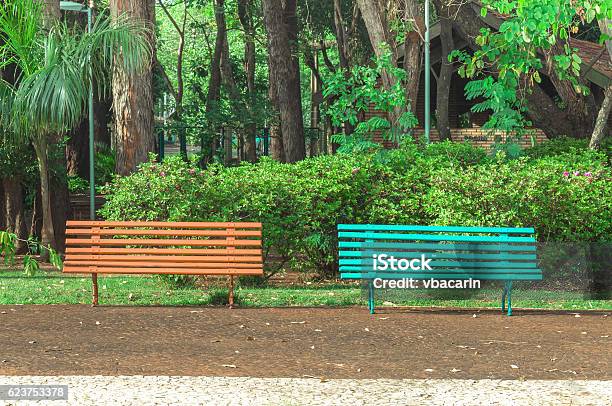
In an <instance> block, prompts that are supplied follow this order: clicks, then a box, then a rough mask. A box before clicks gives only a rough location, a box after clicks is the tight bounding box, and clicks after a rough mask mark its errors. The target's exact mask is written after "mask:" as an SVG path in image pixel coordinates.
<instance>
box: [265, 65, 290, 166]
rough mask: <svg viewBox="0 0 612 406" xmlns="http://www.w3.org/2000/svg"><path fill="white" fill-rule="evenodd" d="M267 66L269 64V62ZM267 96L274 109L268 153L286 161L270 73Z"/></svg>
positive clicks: (276, 99)
mask: <svg viewBox="0 0 612 406" xmlns="http://www.w3.org/2000/svg"><path fill="white" fill-rule="evenodd" d="M268 58H269V57H268ZM268 66H270V64H269V63H268ZM268 97H269V98H270V104H272V107H273V109H274V116H273V117H272V120H271V122H270V123H269V126H270V132H269V133H270V155H271V156H272V159H275V160H277V161H279V162H286V161H287V160H286V159H285V148H284V147H283V133H282V129H281V126H280V123H279V117H278V110H279V109H278V93H277V91H276V82H275V81H274V80H273V79H272V77H271V75H270V76H269V77H268Z"/></svg>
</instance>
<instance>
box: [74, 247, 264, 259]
mask: <svg viewBox="0 0 612 406" xmlns="http://www.w3.org/2000/svg"><path fill="white" fill-rule="evenodd" d="M66 254H71V255H72V254H95V255H105V254H159V255H176V256H182V255H204V256H205V255H209V254H210V255H229V254H231V255H232V256H237V255H257V256H259V257H260V258H261V255H262V251H261V249H250V248H236V249H233V250H229V249H227V248H210V249H205V248H189V249H185V248H115V247H100V248H94V247H66Z"/></svg>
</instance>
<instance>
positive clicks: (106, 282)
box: [0, 271, 612, 310]
mask: <svg viewBox="0 0 612 406" xmlns="http://www.w3.org/2000/svg"><path fill="white" fill-rule="evenodd" d="M98 285H99V291H100V303H102V304H105V305H136V306H150V305H166V306H173V305H174V306H194V305H224V304H226V303H227V289H225V288H220V287H214V288H210V289H200V288H196V287H189V286H187V287H183V288H181V289H172V288H171V287H169V286H168V285H167V284H166V283H164V282H162V281H161V280H160V279H159V278H157V277H147V276H113V277H104V276H99V277H98ZM379 296H380V297H379ZM500 297H501V289H493V288H484V289H480V290H478V291H474V292H472V293H471V294H470V295H468V296H466V297H456V296H455V297H449V296H448V295H446V296H445V295H444V294H441V292H440V291H436V292H427V291H424V290H418V291H416V292H415V291H413V290H411V291H410V292H405V291H395V292H377V297H376V299H377V300H376V305H377V306H381V305H391V304H390V303H392V304H395V305H400V306H441V307H491V308H497V307H499V306H500ZM512 299H513V305H514V306H515V307H524V308H540V309H551V310H612V300H590V299H588V298H586V297H585V295H584V294H583V293H580V292H563V291H552V290H521V289H516V290H513V295H512ZM235 301H236V304H238V305H240V306H243V307H280V306H303V307H318V306H332V307H333V306H356V305H359V306H362V305H365V296H364V295H363V292H362V289H361V288H360V287H359V286H357V285H344V284H337V285H322V286H311V285H304V286H292V287H239V288H237V289H236V295H235ZM385 302H386V303H385ZM89 303H91V279H90V278H89V277H78V276H73V275H64V274H61V273H59V272H39V273H38V274H36V275H35V276H30V277H29V276H25V275H24V274H23V273H22V272H15V271H2V272H0V304H3V305H10V304H89Z"/></svg>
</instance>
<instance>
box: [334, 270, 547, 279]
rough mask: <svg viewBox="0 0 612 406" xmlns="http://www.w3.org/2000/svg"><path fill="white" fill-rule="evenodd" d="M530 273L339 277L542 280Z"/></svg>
mask: <svg viewBox="0 0 612 406" xmlns="http://www.w3.org/2000/svg"><path fill="white" fill-rule="evenodd" d="M533 271H534V270H533V269H532V270H531V273H514V270H512V272H507V273H499V274H490V273H489V274H478V273H477V272H467V271H465V270H464V271H463V272H461V273H459V272H457V273H451V272H445V273H443V272H439V273H434V272H428V273H420V274H416V273H410V274H408V273H404V274H398V273H385V272H377V273H367V272H343V273H342V274H341V275H340V278H341V279H375V278H381V279H402V278H413V279H419V280H422V279H431V278H433V279H470V278H472V279H480V280H494V281H495V280H499V281H504V280H513V281H531V280H542V273H538V272H533Z"/></svg>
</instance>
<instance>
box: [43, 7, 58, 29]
mask: <svg viewBox="0 0 612 406" xmlns="http://www.w3.org/2000/svg"><path fill="white" fill-rule="evenodd" d="M43 4H44V6H43V21H44V26H45V28H47V29H49V28H51V26H52V25H53V24H54V23H55V21H58V20H59V19H60V18H61V16H62V15H61V12H60V2H59V0H43Z"/></svg>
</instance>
